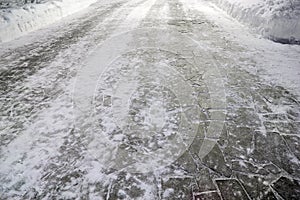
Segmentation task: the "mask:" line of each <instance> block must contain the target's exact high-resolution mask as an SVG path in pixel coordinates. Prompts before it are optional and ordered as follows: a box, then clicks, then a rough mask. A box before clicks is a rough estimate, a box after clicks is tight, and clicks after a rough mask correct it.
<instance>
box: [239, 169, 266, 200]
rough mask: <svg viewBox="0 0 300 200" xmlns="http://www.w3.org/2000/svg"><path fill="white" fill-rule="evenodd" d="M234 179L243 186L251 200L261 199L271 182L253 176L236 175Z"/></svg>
mask: <svg viewBox="0 0 300 200" xmlns="http://www.w3.org/2000/svg"><path fill="white" fill-rule="evenodd" d="M236 177H237V178H238V179H239V181H240V182H241V183H242V184H243V186H244V188H245V190H246V191H247V193H248V195H249V196H250V198H251V199H252V200H259V199H261V198H262V197H263V196H264V194H265V192H266V191H267V190H268V188H269V183H270V182H271V181H269V180H267V177H262V176H260V175H253V174H243V173H236Z"/></svg>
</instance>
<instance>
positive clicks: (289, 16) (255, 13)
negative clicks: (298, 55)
mask: <svg viewBox="0 0 300 200" xmlns="http://www.w3.org/2000/svg"><path fill="white" fill-rule="evenodd" d="M212 2H213V3H215V4H216V5H217V6H218V7H220V8H221V9H223V10H225V11H226V12H227V13H228V14H229V15H231V16H232V17H234V18H236V19H237V20H239V21H240V22H242V23H244V24H247V25H249V26H250V27H252V28H254V29H255V30H256V31H257V32H258V33H259V34H261V35H263V36H264V37H266V38H268V39H271V40H273V41H276V42H280V43H290V44H300V1H297V0H290V1H281V0H212Z"/></svg>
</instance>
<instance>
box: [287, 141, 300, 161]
mask: <svg viewBox="0 0 300 200" xmlns="http://www.w3.org/2000/svg"><path fill="white" fill-rule="evenodd" d="M283 138H284V139H285V141H286V142H287V144H288V146H289V148H290V150H291V151H292V153H293V154H294V155H295V156H296V157H297V158H298V159H299V160H300V148H299V147H300V135H283Z"/></svg>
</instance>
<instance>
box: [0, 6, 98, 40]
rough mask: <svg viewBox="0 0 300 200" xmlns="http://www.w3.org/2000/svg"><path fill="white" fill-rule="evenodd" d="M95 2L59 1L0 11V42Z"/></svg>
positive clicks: (40, 26)
mask: <svg viewBox="0 0 300 200" xmlns="http://www.w3.org/2000/svg"><path fill="white" fill-rule="evenodd" d="M96 1H97V0H84V1H82V0H61V1H49V2H45V3H41V4H27V5H24V6H23V7H21V8H11V9H2V10H0V42H7V41H10V40H13V39H15V38H17V37H20V36H22V35H24V34H26V33H28V32H31V31H34V30H37V29H39V28H42V27H44V26H46V25H49V24H51V23H53V22H55V21H58V20H60V19H61V18H63V17H65V16H68V15H70V14H73V13H75V12H77V11H79V10H81V9H84V8H86V7H88V6H89V5H91V4H92V3H94V2H96Z"/></svg>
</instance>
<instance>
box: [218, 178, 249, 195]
mask: <svg viewBox="0 0 300 200" xmlns="http://www.w3.org/2000/svg"><path fill="white" fill-rule="evenodd" d="M216 184H217V186H218V188H219V190H220V193H221V196H222V199H223V200H250V199H249V197H248V196H247V193H246V191H245V190H244V188H243V187H242V185H241V184H240V183H239V182H238V181H237V180H236V179H224V180H216Z"/></svg>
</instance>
